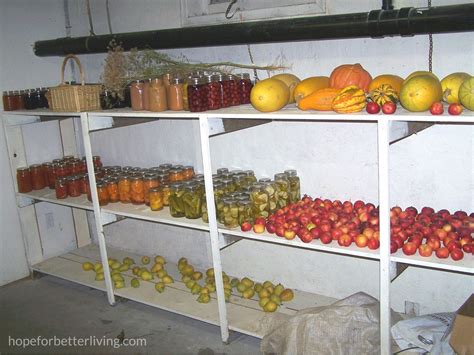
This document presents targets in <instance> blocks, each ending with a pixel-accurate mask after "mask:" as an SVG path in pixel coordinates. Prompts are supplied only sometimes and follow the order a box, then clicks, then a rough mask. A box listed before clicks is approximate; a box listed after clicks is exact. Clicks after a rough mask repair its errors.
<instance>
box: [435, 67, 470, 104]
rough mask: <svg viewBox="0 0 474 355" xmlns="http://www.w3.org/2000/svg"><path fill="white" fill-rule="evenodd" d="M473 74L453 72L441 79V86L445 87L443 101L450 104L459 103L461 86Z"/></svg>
mask: <svg viewBox="0 0 474 355" xmlns="http://www.w3.org/2000/svg"><path fill="white" fill-rule="evenodd" d="M470 77H471V76H470V75H469V74H468V73H452V74H449V75H448V76H447V77H445V78H444V79H443V80H441V88H442V89H443V101H445V102H447V103H448V104H458V103H459V97H458V93H459V88H460V87H461V85H462V83H463V82H465V81H466V80H467V79H469V78H470Z"/></svg>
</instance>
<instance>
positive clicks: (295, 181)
mask: <svg viewBox="0 0 474 355" xmlns="http://www.w3.org/2000/svg"><path fill="white" fill-rule="evenodd" d="M284 173H285V174H286V176H287V177H288V182H289V183H290V199H289V200H290V201H289V202H290V203H295V202H298V201H299V200H300V198H301V191H300V178H299V177H298V175H297V172H296V170H285V172H284Z"/></svg>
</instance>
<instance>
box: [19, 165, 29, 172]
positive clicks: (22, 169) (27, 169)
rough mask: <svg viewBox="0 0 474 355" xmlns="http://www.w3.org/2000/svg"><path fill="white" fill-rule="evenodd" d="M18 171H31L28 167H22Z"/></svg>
mask: <svg viewBox="0 0 474 355" xmlns="http://www.w3.org/2000/svg"><path fill="white" fill-rule="evenodd" d="M16 171H30V168H29V167H27V166H22V167H20V168H17V169H16Z"/></svg>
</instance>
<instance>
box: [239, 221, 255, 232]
mask: <svg viewBox="0 0 474 355" xmlns="http://www.w3.org/2000/svg"><path fill="white" fill-rule="evenodd" d="M251 229H252V224H251V223H249V222H244V223H242V225H241V226H240V230H241V231H242V232H248V231H249V230H251Z"/></svg>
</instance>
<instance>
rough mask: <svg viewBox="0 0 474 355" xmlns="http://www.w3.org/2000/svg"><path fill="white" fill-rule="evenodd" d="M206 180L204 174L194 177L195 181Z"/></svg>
mask: <svg viewBox="0 0 474 355" xmlns="http://www.w3.org/2000/svg"><path fill="white" fill-rule="evenodd" d="M201 179H204V174H196V175H194V180H201Z"/></svg>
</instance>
